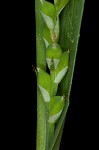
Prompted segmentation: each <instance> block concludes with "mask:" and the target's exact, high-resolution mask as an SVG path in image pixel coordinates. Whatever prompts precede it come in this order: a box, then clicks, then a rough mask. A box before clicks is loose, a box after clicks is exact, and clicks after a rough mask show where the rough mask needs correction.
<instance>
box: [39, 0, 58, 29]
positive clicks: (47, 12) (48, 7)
mask: <svg viewBox="0 0 99 150" xmlns="http://www.w3.org/2000/svg"><path fill="white" fill-rule="evenodd" d="M41 14H42V16H43V19H44V21H45V23H46V25H47V27H48V28H49V29H53V28H54V23H55V20H56V8H55V6H54V5H53V4H52V3H50V2H47V1H44V2H43V3H42V6H41Z"/></svg>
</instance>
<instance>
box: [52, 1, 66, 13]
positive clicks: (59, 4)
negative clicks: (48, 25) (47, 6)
mask: <svg viewBox="0 0 99 150" xmlns="http://www.w3.org/2000/svg"><path fill="white" fill-rule="evenodd" d="M68 2H69V0H54V5H55V7H56V11H57V14H58V15H59V14H60V12H61V11H62V9H63V8H64V7H65V6H66V5H67V3H68Z"/></svg>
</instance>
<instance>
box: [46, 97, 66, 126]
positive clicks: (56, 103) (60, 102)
mask: <svg viewBox="0 0 99 150" xmlns="http://www.w3.org/2000/svg"><path fill="white" fill-rule="evenodd" d="M64 105H65V100H64V96H62V97H61V96H55V97H52V98H51V101H50V110H49V120H48V121H49V122H50V123H51V124H53V123H56V121H57V120H58V119H59V117H60V115H61V113H62V110H63V108H64Z"/></svg>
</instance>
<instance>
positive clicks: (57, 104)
mask: <svg viewBox="0 0 99 150" xmlns="http://www.w3.org/2000/svg"><path fill="white" fill-rule="evenodd" d="M68 1H69V0H61V1H60V0H54V4H52V3H50V2H48V1H42V0H41V10H40V13H41V15H42V17H43V20H44V23H45V24H44V30H43V39H44V42H45V45H46V52H45V53H46V63H47V67H48V68H49V70H50V73H47V72H46V71H44V70H42V69H41V68H39V69H37V70H38V73H37V76H38V87H39V89H40V92H41V94H42V97H43V99H44V102H45V103H47V104H48V107H47V109H48V112H49V118H48V121H49V123H51V124H54V123H56V122H57V120H58V119H59V117H60V116H61V113H62V111H63V108H64V105H65V98H64V96H57V89H58V85H59V83H60V82H61V80H62V79H63V77H64V76H65V75H66V73H67V71H68V64H69V51H66V52H62V48H61V47H60V45H59V44H58V40H59V32H60V31H59V15H60V12H61V11H62V9H63V8H64V7H65V6H66V4H67V3H68Z"/></svg>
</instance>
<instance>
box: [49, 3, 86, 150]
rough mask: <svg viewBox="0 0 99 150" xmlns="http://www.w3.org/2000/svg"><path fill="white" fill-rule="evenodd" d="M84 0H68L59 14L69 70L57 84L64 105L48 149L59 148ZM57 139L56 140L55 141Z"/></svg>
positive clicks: (57, 149) (62, 42) (62, 40)
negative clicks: (67, 53) (68, 58)
mask: <svg viewBox="0 0 99 150" xmlns="http://www.w3.org/2000/svg"><path fill="white" fill-rule="evenodd" d="M84 2H85V0H70V1H69V3H68V4H67V5H66V7H65V8H64V9H63V11H62V13H61V14H60V31H61V32H60V38H59V44H60V45H61V47H62V49H63V50H64V51H66V50H69V51H70V62H69V70H68V73H67V75H66V76H65V77H64V79H63V80H62V82H61V84H59V90H58V95H65V97H66V105H65V108H64V111H63V112H62V115H61V118H60V120H59V121H58V123H57V125H56V130H55V135H54V137H53V140H52V144H51V147H50V148H49V150H59V145H60V141H61V135H62V131H63V130H62V129H61V128H62V126H63V123H64V120H65V117H66V112H67V110H68V106H69V96H70V90H71V84H72V78H73V72H74V65H75V59H76V53H77V46H78V39H79V32H80V27H81V19H82V14H83V8H84ZM57 139H58V142H57Z"/></svg>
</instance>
